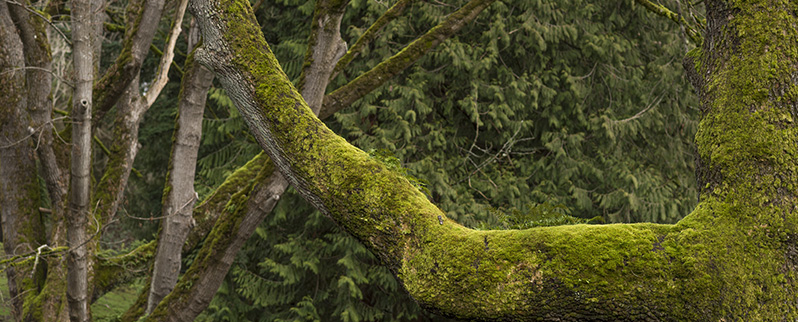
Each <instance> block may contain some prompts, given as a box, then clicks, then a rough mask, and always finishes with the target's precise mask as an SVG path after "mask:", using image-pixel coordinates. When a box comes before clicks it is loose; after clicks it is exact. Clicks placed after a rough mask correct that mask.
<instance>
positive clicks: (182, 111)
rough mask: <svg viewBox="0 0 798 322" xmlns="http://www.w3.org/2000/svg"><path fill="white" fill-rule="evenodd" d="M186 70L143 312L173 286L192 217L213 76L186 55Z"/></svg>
mask: <svg viewBox="0 0 798 322" xmlns="http://www.w3.org/2000/svg"><path fill="white" fill-rule="evenodd" d="M186 67H187V68H186V69H185V70H186V73H185V74H184V75H183V83H182V86H183V88H182V90H181V91H180V94H181V95H180V98H179V103H178V120H177V130H176V131H175V136H174V143H173V145H172V157H171V160H170V164H169V173H168V175H167V178H166V189H165V191H166V193H165V195H166V197H165V199H164V201H163V208H162V210H161V215H162V216H164V219H163V220H162V221H161V222H162V228H161V234H160V235H159V236H158V251H157V254H156V256H155V265H154V267H153V270H152V283H151V286H150V295H149V299H148V300H147V313H150V312H152V310H153V309H155V307H156V306H157V305H158V303H160V302H161V300H162V299H163V298H164V297H165V296H166V295H167V294H169V292H171V291H172V289H173V288H174V286H175V284H176V283H177V277H178V274H179V273H180V265H181V261H182V256H181V255H182V251H183V244H184V243H185V241H186V237H187V236H188V233H189V231H190V230H191V228H192V226H193V221H194V219H193V218H192V214H193V209H194V203H195V202H196V201H197V197H196V193H195V192H194V170H195V169H196V164H197V152H198V151H199V146H200V136H201V135H202V115H203V112H204V111H205V99H206V97H207V94H208V89H209V88H210V86H211V83H212V81H213V73H211V71H209V70H208V69H207V68H205V67H203V66H202V65H200V64H195V63H194V59H193V56H189V58H188V60H187V61H186Z"/></svg>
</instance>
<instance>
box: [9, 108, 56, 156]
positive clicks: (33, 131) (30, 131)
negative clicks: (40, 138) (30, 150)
mask: <svg viewBox="0 0 798 322" xmlns="http://www.w3.org/2000/svg"><path fill="white" fill-rule="evenodd" d="M65 118H67V117H66V116H62V117H57V118H54V119H52V120H50V121H48V122H46V123H44V124H42V125H39V127H38V129H34V128H32V127H28V132H29V134H28V135H26V136H25V137H23V138H21V139H19V140H17V141H15V142H12V143H9V144H6V145H0V149H8V148H10V147H12V146H15V145H17V144H20V143H22V142H24V141H25V140H27V139H28V138H30V137H32V136H33V135H34V134H36V132H38V131H39V130H41V129H42V128H43V127H44V126H45V125H47V124H52V123H53V122H55V121H58V120H62V119H65ZM37 146H38V143H37Z"/></svg>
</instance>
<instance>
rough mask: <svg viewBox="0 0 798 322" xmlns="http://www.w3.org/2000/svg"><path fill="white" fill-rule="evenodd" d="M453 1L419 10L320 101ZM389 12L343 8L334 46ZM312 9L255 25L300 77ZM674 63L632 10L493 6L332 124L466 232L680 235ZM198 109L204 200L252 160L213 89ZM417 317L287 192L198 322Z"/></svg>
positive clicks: (649, 24) (276, 14)
mask: <svg viewBox="0 0 798 322" xmlns="http://www.w3.org/2000/svg"><path fill="white" fill-rule="evenodd" d="M464 3H465V1H463V0H455V1H450V2H448V3H447V4H448V5H450V6H441V5H436V4H432V3H417V4H415V5H414V6H413V7H412V8H411V9H409V11H408V12H407V14H406V15H405V17H402V18H399V19H397V20H396V21H394V22H393V23H392V24H390V25H389V26H387V27H386V28H385V29H384V30H382V31H381V36H380V37H379V38H378V39H377V40H376V41H375V42H374V43H373V44H371V45H370V46H369V47H368V48H366V50H365V51H364V52H363V53H362V54H361V55H360V57H358V58H356V59H355V60H354V61H353V63H352V65H351V66H350V67H349V69H348V70H346V71H344V72H343V73H342V75H341V76H339V77H338V78H336V79H335V80H334V81H333V83H332V84H331V86H330V89H334V88H337V87H338V86H341V85H342V84H344V83H345V82H346V81H348V80H351V79H353V78H354V77H356V76H358V75H360V74H361V73H363V72H365V71H366V70H368V69H370V68H372V67H374V66H376V65H377V64H378V63H379V62H381V61H383V60H384V59H386V58H387V57H389V56H390V55H392V54H394V53H396V52H398V51H399V50H400V49H401V48H402V47H403V46H405V45H406V44H407V43H409V42H410V41H412V40H413V39H415V38H416V37H417V36H418V35H420V34H423V33H424V32H426V31H427V30H428V29H429V28H431V27H433V26H434V25H435V24H436V23H438V22H439V21H441V20H442V19H443V18H444V17H445V15H446V14H448V13H450V12H451V11H452V10H453V9H454V8H455V7H458V6H461V5H462V4H464ZM387 5H390V3H383V2H377V1H367V0H354V1H351V3H350V7H349V8H348V11H347V14H346V16H345V17H344V22H343V24H342V26H343V27H342V33H343V37H344V39H345V40H346V41H347V42H348V43H350V44H352V43H354V41H355V40H356V39H357V37H358V36H359V35H361V34H362V33H363V32H364V31H365V30H366V29H367V28H368V26H369V25H370V24H371V23H372V22H374V21H375V20H376V19H377V18H378V17H379V15H380V14H381V13H382V12H384V11H385V10H386V9H387ZM312 9H313V1H303V0H283V1H278V2H277V3H276V4H272V5H270V6H264V7H263V9H262V10H261V11H259V12H258V13H257V15H258V18H259V21H260V23H261V25H262V26H263V29H264V33H265V35H266V37H267V40H268V41H269V43H270V46H271V47H272V49H273V51H274V52H275V54H276V55H277V58H278V60H279V61H280V63H281V64H282V67H283V69H284V70H285V71H286V73H287V75H288V76H289V78H291V79H294V80H295V79H296V77H297V76H298V75H299V72H300V68H301V66H302V60H303V58H304V54H305V49H306V44H305V41H306V39H307V37H308V30H309V27H308V24H309V23H311V21H310V18H311V16H312ZM641 30H645V32H641ZM683 54H684V41H683V39H682V37H681V36H680V35H679V33H678V28H677V26H674V25H672V24H670V23H669V22H668V21H665V20H661V19H657V18H656V17H652V16H650V15H649V13H647V12H646V11H645V10H644V9H643V8H639V7H636V6H635V5H634V3H633V1H627V0H624V1H612V2H609V3H607V2H597V1H593V2H591V1H585V0H570V1H560V2H529V1H520V0H518V1H502V2H497V3H495V4H493V5H492V6H491V7H489V8H488V9H487V10H486V12H483V14H482V15H481V16H480V17H479V18H478V19H477V21H475V22H474V23H473V24H471V25H469V26H467V27H466V28H465V29H464V30H463V31H461V32H460V33H459V34H458V35H457V36H455V37H453V38H452V39H449V40H448V41H446V42H444V43H443V44H442V45H441V46H440V47H439V48H438V49H437V50H435V51H434V52H432V53H430V54H428V55H427V56H425V57H423V58H422V59H421V60H420V61H418V62H417V63H416V64H415V65H414V66H413V67H411V68H409V69H408V70H406V71H405V72H404V73H402V74H401V75H399V76H397V77H395V78H394V79H392V80H391V81H389V82H387V83H386V84H385V85H384V86H382V87H380V88H378V89H377V90H375V91H373V92H371V93H369V94H367V95H366V96H365V97H363V98H362V99H361V100H360V101H358V102H356V103H355V104H353V106H352V107H350V108H349V109H346V110H344V111H342V112H339V113H338V114H336V115H335V117H334V119H332V120H328V121H327V124H328V126H330V127H331V128H333V129H334V130H335V131H336V132H337V133H339V134H340V135H342V136H343V137H345V138H346V139H347V140H349V141H350V142H352V143H353V144H355V145H356V146H358V147H360V148H361V149H363V150H366V151H369V154H370V155H371V157H372V158H375V159H377V160H380V161H381V162H382V163H384V164H386V165H387V166H388V167H389V168H391V169H393V170H396V171H398V172H400V173H402V174H403V175H404V176H405V177H406V178H407V179H408V180H409V181H410V182H411V183H413V184H414V185H415V186H416V187H417V188H419V189H420V190H422V191H423V192H424V193H425V194H426V195H427V196H428V197H429V198H431V199H432V200H433V201H434V202H435V203H436V204H437V205H438V206H440V207H441V209H443V210H444V211H445V212H446V213H447V215H448V216H450V217H452V218H454V219H456V220H458V221H459V222H461V223H464V224H467V225H470V226H474V227H479V228H482V229H525V228H530V227H538V226H552V225H562V224H579V223H590V224H593V223H602V222H604V221H607V222H619V221H653V222H675V221H676V220H678V219H679V218H681V216H683V215H684V214H687V213H688V212H689V211H690V210H691V209H692V208H693V207H694V205H695V203H696V196H697V191H696V188H695V183H694V182H693V179H692V178H693V167H694V166H693V155H692V154H693V147H692V137H693V135H694V133H695V127H696V121H695V120H696V119H697V110H696V109H694V108H692V106H696V105H697V101H696V99H695V97H694V96H693V94H692V90H691V89H690V88H689V87H688V85H687V82H686V81H685V80H684V79H683V72H682V69H681V66H680V64H679V63H678V62H679V60H680V58H681V55H683ZM208 111H210V112H209V113H207V114H206V122H205V124H204V133H203V146H204V147H203V150H202V151H201V153H200V154H201V160H200V162H199V164H198V184H199V185H203V186H208V187H213V186H216V185H217V184H218V183H219V182H221V180H223V178H224V177H225V176H226V175H227V174H229V173H231V172H232V171H233V170H234V169H235V168H236V167H238V166H240V165H242V164H243V163H244V162H245V161H246V160H247V159H248V158H251V157H252V156H254V154H255V153H256V152H257V151H258V150H259V148H258V147H257V146H256V145H255V143H254V141H253V140H252V138H251V137H250V135H249V134H248V133H247V131H246V129H245V128H244V126H243V122H242V121H241V119H240V117H239V116H238V115H237V112H236V111H235V109H234V108H232V105H231V104H230V103H229V99H227V98H226V96H224V92H223V91H221V90H214V91H213V92H212V94H211V100H209V110H208ZM197 189H198V191H203V190H202V189H203V187H198V188H197ZM204 191H205V192H206V193H207V192H208V191H209V190H204ZM588 218H590V219H588ZM413 319H417V320H426V319H432V320H436V321H437V320H440V318H438V317H430V316H425V315H423V313H421V311H420V309H419V308H418V306H417V305H416V304H415V302H413V301H412V300H411V299H409V298H407V296H406V295H404V292H403V291H401V290H400V286H399V284H398V282H397V281H396V280H395V279H394V277H393V276H392V274H390V272H389V271H387V269H385V268H384V267H382V266H379V262H378V260H377V259H376V258H374V256H373V255H372V254H370V253H369V252H367V251H365V249H364V248H363V246H362V245H361V244H359V243H358V242H356V241H355V240H354V239H353V238H352V237H351V236H349V235H348V234H345V233H343V232H342V231H341V230H340V229H338V227H337V226H335V225H334V223H333V222H331V221H330V220H329V219H328V218H326V217H324V216H322V215H321V214H320V213H318V212H316V211H314V210H313V209H312V208H311V207H310V206H308V205H306V204H305V203H304V202H303V201H301V200H300V199H299V198H298V196H296V195H295V194H294V193H288V194H286V195H284V196H283V198H282V199H281V201H280V203H279V204H278V206H277V208H276V209H275V211H274V213H273V214H272V216H271V217H269V218H268V219H267V220H266V221H265V222H264V223H263V224H262V225H261V226H260V227H259V228H258V229H257V232H256V235H255V236H253V237H252V238H251V239H250V240H249V241H248V242H247V244H246V245H245V247H244V250H243V251H242V252H241V253H240V254H239V256H238V257H237V259H236V263H235V264H234V266H233V268H232V269H231V272H230V273H229V274H228V275H227V276H226V277H225V283H224V285H223V286H222V288H221V289H220V291H219V293H217V296H216V297H215V298H214V300H213V302H212V303H211V306H210V307H209V309H208V310H206V312H205V313H204V314H203V315H202V316H201V317H200V319H199V320H201V321H337V320H341V321H405V320H413Z"/></svg>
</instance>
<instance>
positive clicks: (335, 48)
mask: <svg viewBox="0 0 798 322" xmlns="http://www.w3.org/2000/svg"><path fill="white" fill-rule="evenodd" d="M346 5H347V2H338V3H335V4H331V3H330V2H329V1H319V2H317V3H316V8H315V14H314V19H313V21H316V22H319V24H318V25H315V24H314V25H313V26H312V27H311V37H310V41H309V46H308V52H307V55H306V57H305V64H304V66H305V68H304V70H303V73H302V75H301V76H300V81H299V83H300V84H301V85H300V86H305V87H303V88H302V92H303V95H304V97H306V98H309V100H314V101H315V102H316V110H315V112H318V110H319V108H321V100H322V98H323V97H324V92H325V90H326V88H327V84H328V83H329V80H330V79H331V76H330V74H331V73H332V69H333V66H335V62H336V61H337V60H338V59H339V58H340V56H341V55H343V52H344V51H345V48H344V47H345V44H343V42H342V40H341V37H340V24H341V19H342V17H343V14H344V9H345V7H346ZM342 46H344V47H342ZM197 65H198V66H199V64H197ZM189 81H190V79H189ZM206 90H207V89H206ZM181 128H182V127H181ZM191 164H194V163H191ZM250 166H252V167H256V168H262V169H263V170H260V171H266V174H265V175H262V176H261V177H264V178H266V179H265V181H262V182H260V181H258V180H255V181H254V182H255V183H257V184H256V185H255V187H254V189H253V192H251V193H247V194H246V195H249V196H251V197H246V198H248V199H247V200H246V203H245V205H246V208H245V209H244V210H243V211H241V210H234V211H229V210H228V209H229V208H227V207H225V209H224V210H223V211H222V212H221V216H220V218H219V219H218V221H217V222H219V223H226V224H224V225H214V229H213V230H212V231H211V232H210V234H209V236H210V237H209V238H212V239H214V240H216V242H214V243H211V244H208V243H206V244H204V245H203V248H202V249H201V250H200V253H201V254H209V255H207V256H201V257H199V259H197V260H195V261H194V263H193V264H192V265H193V266H192V267H202V268H204V269H202V270H197V269H191V268H190V269H189V272H187V273H186V274H185V276H183V278H182V279H181V283H183V284H184V285H190V286H188V287H185V288H182V289H181V290H180V291H176V292H177V294H175V295H174V296H171V297H170V298H169V299H168V300H166V301H164V303H162V304H160V305H159V309H158V311H157V312H152V309H153V308H154V307H151V306H150V305H152V304H153V302H152V301H149V302H148V303H149V304H148V312H152V313H153V314H152V315H150V316H149V317H148V318H149V320H150V321H193V320H194V319H195V318H196V316H197V315H199V314H200V313H201V312H202V311H203V310H204V309H205V308H206V307H207V306H208V304H209V303H210V301H211V299H212V298H213V295H214V294H216V291H217V290H218V289H219V286H221V283H222V279H220V278H218V276H223V275H225V274H227V271H228V270H229V269H230V265H232V260H233V258H235V254H236V253H238V251H239V250H240V249H241V247H242V246H243V244H244V242H245V241H246V240H247V239H249V237H250V236H251V235H252V233H253V232H254V231H255V228H256V227H257V225H258V224H259V223H260V222H261V221H263V218H265V217H266V216H267V215H268V214H269V213H271V211H272V209H273V208H274V206H275V205H276V204H277V201H278V200H279V199H280V196H281V195H282V194H283V193H284V192H285V189H286V188H287V187H288V182H287V181H286V180H285V179H284V178H283V177H282V175H280V173H279V172H274V171H273V169H274V168H273V165H272V164H271V162H270V161H269V160H268V158H265V157H260V158H258V159H256V160H254V161H253V163H252V164H251V165H250ZM170 173H171V171H170ZM192 178H193V177H192ZM192 182H193V181H192ZM192 191H193V190H192ZM233 200H235V199H233ZM189 215H190V214H189ZM242 216H243V217H242ZM229 223H234V224H229ZM187 230H188V229H186V234H185V235H182V237H183V239H180V243H175V244H176V245H177V247H176V248H173V249H172V252H173V253H172V255H171V257H172V258H177V259H179V258H180V246H181V245H182V242H183V241H184V240H185V237H186V235H187V233H188V231H187ZM164 233H165V231H164ZM203 235H204V234H203ZM214 236H235V237H234V238H220V237H214ZM175 254H176V255H175ZM179 264H180V263H179V261H178V262H177V263H176V264H175V266H176V268H177V270H176V271H174V272H173V275H174V278H175V280H174V281H169V282H171V283H172V284H171V285H174V282H175V281H176V278H177V273H178V271H179ZM156 266H157V262H156ZM154 275H155V274H154ZM162 282H163V281H162ZM164 284H165V283H159V282H156V278H155V277H153V282H152V286H151V289H154V288H155V287H156V285H164ZM169 291H170V292H171V291H172V289H171V288H169ZM152 294H153V293H150V298H151V299H152V297H153V296H152ZM155 304H158V302H155Z"/></svg>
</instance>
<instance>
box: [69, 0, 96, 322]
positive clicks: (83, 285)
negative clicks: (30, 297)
mask: <svg viewBox="0 0 798 322" xmlns="http://www.w3.org/2000/svg"><path fill="white" fill-rule="evenodd" d="M71 18H72V36H73V37H72V61H73V66H74V73H75V90H74V92H73V96H72V113H71V121H72V142H71V143H72V158H71V168H70V178H71V179H70V189H69V207H68V208H67V212H66V219H67V242H68V245H69V247H70V251H69V256H68V259H67V302H68V304H69V318H70V320H71V321H73V322H74V321H79V322H87V321H89V320H90V319H91V313H90V312H89V296H88V278H89V270H90V267H89V266H90V261H89V257H88V256H89V254H88V253H87V251H86V243H88V242H89V234H87V229H88V228H89V221H90V219H89V217H90V216H91V213H90V211H89V210H90V205H89V201H90V200H91V197H90V195H89V190H90V188H91V113H92V85H93V84H92V82H93V80H94V62H93V61H94V59H93V47H92V41H93V38H94V32H93V30H92V12H91V1H89V0H72V15H71ZM91 225H92V226H93V227H94V228H97V229H99V227H96V226H95V225H94V223H93V222H92V223H91Z"/></svg>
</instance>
